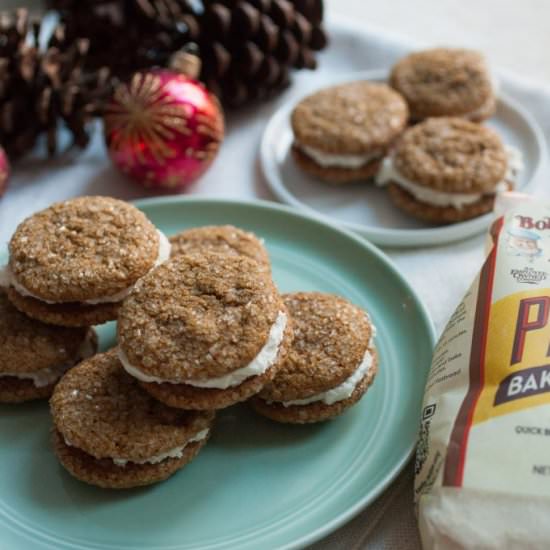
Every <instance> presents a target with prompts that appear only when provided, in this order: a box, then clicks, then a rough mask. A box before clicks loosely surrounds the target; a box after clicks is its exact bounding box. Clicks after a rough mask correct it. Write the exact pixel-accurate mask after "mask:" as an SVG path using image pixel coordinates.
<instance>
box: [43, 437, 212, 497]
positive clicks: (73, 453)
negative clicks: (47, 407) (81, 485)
mask: <svg viewBox="0 0 550 550" xmlns="http://www.w3.org/2000/svg"><path fill="white" fill-rule="evenodd" d="M207 440H208V438H205V439H202V440H200V441H197V442H194V443H189V444H188V445H187V446H186V447H185V449H184V450H183V453H182V456H181V457H180V458H167V459H165V460H163V461H162V462H159V463H158V464H135V463H131V462H129V463H128V464H126V466H117V465H116V464H115V463H114V462H113V461H112V460H110V459H108V458H105V459H97V458H94V457H93V456H91V455H89V454H88V453H85V452H84V451H82V450H80V449H78V448H77V447H70V446H69V445H67V444H66V443H65V441H64V440H63V436H62V435H61V434H60V433H59V432H58V431H57V430H56V429H54V430H53V431H52V443H53V448H54V452H55V454H56V456H57V458H58V459H59V461H60V462H61V464H62V465H63V467H64V468H65V469H66V470H67V471H68V472H69V473H70V474H71V475H72V476H74V477H75V478H77V479H79V480H80V481H84V482H85V483H88V484H90V485H96V486H97V487H102V488H104V489H131V488H134V487H142V486H145V485H151V484H153V483H158V482H159V481H164V480H165V479H168V478H169V477H170V476H172V475H173V474H175V473H176V472H177V471H178V470H179V469H180V468H182V467H183V466H185V465H186V464H188V463H189V462H191V461H192V460H193V459H194V458H195V457H196V456H197V454H198V453H199V451H200V450H201V449H202V447H203V446H204V445H205V444H206V442H207Z"/></svg>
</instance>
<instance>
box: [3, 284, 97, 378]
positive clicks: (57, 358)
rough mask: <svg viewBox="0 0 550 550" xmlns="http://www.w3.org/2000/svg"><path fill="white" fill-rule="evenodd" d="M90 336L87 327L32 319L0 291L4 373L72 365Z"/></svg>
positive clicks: (26, 371)
mask: <svg viewBox="0 0 550 550" xmlns="http://www.w3.org/2000/svg"><path fill="white" fill-rule="evenodd" d="M87 334H88V328H87V327H82V328H62V327H55V326H52V325H46V324H44V323H40V322H38V321H34V320H33V319H30V318H29V317H27V316H26V315H23V314H22V313H20V312H19V311H18V310H17V309H16V308H15V307H14V306H13V305H12V304H11V303H10V301H9V300H8V297H7V295H6V292H5V290H4V289H2V288H0V350H2V353H1V354H0V373H3V372H10V373H28V372H34V371H37V370H41V369H45V368H49V367H58V366H60V365H69V364H72V363H74V362H75V361H76V359H77V358H78V353H79V351H80V346H81V345H82V343H83V342H84V340H85V339H86V335H87ZM0 380H1V379H0Z"/></svg>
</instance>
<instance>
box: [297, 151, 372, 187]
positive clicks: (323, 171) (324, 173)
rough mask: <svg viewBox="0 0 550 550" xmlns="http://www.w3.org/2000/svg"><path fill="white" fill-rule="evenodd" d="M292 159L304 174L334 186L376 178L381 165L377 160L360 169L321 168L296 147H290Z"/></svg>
mask: <svg viewBox="0 0 550 550" xmlns="http://www.w3.org/2000/svg"><path fill="white" fill-rule="evenodd" d="M292 158H293V159H294V162H295V163H296V164H297V165H298V166H299V167H300V168H301V169H302V170H303V171H304V172H307V173H308V174H310V175H312V176H315V177H316V178H319V179H321V180H323V181H326V182H328V183H335V184H342V183H351V182H354V181H366V180H369V179H371V178H373V177H374V176H376V174H377V173H378V170H379V169H380V165H381V163H382V159H379V160H373V161H371V162H367V163H366V164H364V165H363V166H361V167H360V168H340V167H337V166H321V165H320V164H317V163H316V162H315V161H314V160H313V159H312V158H311V157H309V156H308V155H306V154H305V153H304V152H303V151H301V150H300V149H299V148H298V147H296V146H293V147H292Z"/></svg>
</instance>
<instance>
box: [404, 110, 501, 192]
mask: <svg viewBox="0 0 550 550" xmlns="http://www.w3.org/2000/svg"><path fill="white" fill-rule="evenodd" d="M393 161H394V165H395V168H396V170H397V171H398V172H399V173H400V174H401V175H402V176H404V177H405V178H407V179H409V180H411V181H413V182H414V183H416V184H418V185H425V186H426V187H430V188H432V189H434V190H439V191H444V192H445V193H492V192H494V189H495V186H496V185H497V184H498V183H499V182H500V181H502V179H503V178H504V176H505V174H506V169H507V166H508V157H507V155H506V150H505V148H504V145H503V144H502V141H501V139H500V137H499V136H498V135H497V134H496V133H495V132H494V131H493V130H491V129H489V128H486V127H484V126H480V125H479V124H475V123H474V122H469V121H467V120H463V119H461V118H453V117H450V118H447V117H442V118H429V119H427V120H425V121H424V122H421V123H420V124H417V125H416V126H413V127H412V128H409V129H408V130H407V131H406V132H405V133H404V134H403V135H402V136H401V138H400V139H399V140H398V141H397V144H396V146H395V150H394V152H393Z"/></svg>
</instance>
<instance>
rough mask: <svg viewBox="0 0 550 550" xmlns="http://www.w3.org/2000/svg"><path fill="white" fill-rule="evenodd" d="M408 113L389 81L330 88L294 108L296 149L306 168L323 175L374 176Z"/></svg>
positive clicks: (337, 178) (336, 179)
mask: <svg viewBox="0 0 550 550" xmlns="http://www.w3.org/2000/svg"><path fill="white" fill-rule="evenodd" d="M407 119H408V109H407V105H406V103H405V100H404V99H403V98H402V97H401V95H400V94H398V93H397V92H395V91H394V90H392V89H391V88H390V87H389V86H387V85H386V84H381V83H375V82H366V81H359V82H350V83H347V84H341V85H338V86H333V87H330V88H325V89H323V90H321V91H319V92H317V93H314V94H313V95H310V96H308V97H306V98H305V99H303V100H302V101H300V102H299V103H298V105H297V106H296V107H295V109H294V111H293V112H292V117H291V124H292V130H293V132H294V143H293V146H292V154H293V157H294V160H295V161H296V163H297V165H298V166H299V167H300V168H301V169H302V170H304V171H305V172H307V173H309V174H311V175H313V176H316V177H318V178H320V179H322V180H325V181H328V182H331V183H348V182H353V181H363V180H368V179H369V178H371V177H372V176H374V175H375V174H376V173H377V171H378V168H379V166H380V161H381V160H382V158H383V157H384V155H385V153H386V151H387V150H388V148H389V147H390V146H391V144H392V143H393V141H394V140H395V139H396V138H397V136H399V134H400V133H401V132H402V131H403V129H404V128H405V125H406V124H407Z"/></svg>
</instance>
